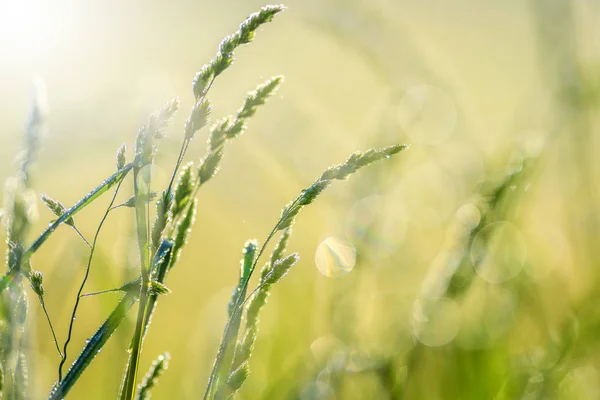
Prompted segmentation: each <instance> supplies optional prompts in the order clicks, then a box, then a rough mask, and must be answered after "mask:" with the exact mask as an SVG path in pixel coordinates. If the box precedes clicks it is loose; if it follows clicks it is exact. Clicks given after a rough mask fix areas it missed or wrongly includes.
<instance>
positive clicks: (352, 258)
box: [315, 237, 356, 278]
mask: <svg viewBox="0 0 600 400" xmlns="http://www.w3.org/2000/svg"><path fill="white" fill-rule="evenodd" d="M315 263H316V264H317V268H318V269H319V272H321V273H322V274H323V275H325V276H327V277H329V278H335V277H339V276H343V275H345V274H347V273H349V272H350V271H352V268H354V264H355V263H356V249H355V248H354V246H353V245H352V244H351V243H349V242H347V241H345V240H343V239H339V238H336V237H329V238H327V239H325V240H324V241H323V242H321V244H320V245H319V247H317V251H316V252H315Z"/></svg>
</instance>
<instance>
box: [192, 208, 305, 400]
mask: <svg viewBox="0 0 600 400" xmlns="http://www.w3.org/2000/svg"><path fill="white" fill-rule="evenodd" d="M299 201H300V197H298V198H296V200H294V201H293V202H292V204H291V205H290V206H289V208H288V210H289V211H291V210H293V209H294V207H295V206H296V205H297V204H298V202H299ZM289 211H288V213H289ZM288 213H284V214H283V215H282V216H281V217H280V218H279V220H278V221H277V224H275V227H274V228H273V230H271V232H270V233H269V235H268V236H267V239H266V240H265V242H264V243H263V245H262V246H261V248H260V250H259V251H258V254H257V255H256V258H255V259H254V263H253V264H252V268H250V271H249V272H248V279H246V280H245V282H243V283H242V285H241V286H240V289H241V291H240V292H243V293H246V291H247V289H248V283H249V282H250V277H251V276H252V273H253V272H254V270H255V269H256V265H257V264H258V261H259V259H260V257H261V256H262V255H263V253H264V252H265V249H266V248H267V245H268V244H269V242H270V241H271V239H272V238H273V236H275V233H276V232H277V231H278V230H279V225H280V224H281V222H282V221H284V220H285V219H286V218H287V216H288ZM245 302H246V299H245V298H244V296H240V297H238V298H237V299H236V302H235V304H234V305H233V308H232V312H231V316H230V317H229V318H228V319H227V323H226V324H225V329H224V331H223V337H222V338H221V343H220V345H219V350H218V352H217V357H216V358H215V363H214V365H213V368H212V371H211V373H210V377H209V378H208V384H207V385H206V391H205V392H204V397H203V399H204V400H207V399H208V398H209V397H210V396H211V395H212V389H213V385H214V383H215V380H216V378H217V375H218V373H219V370H220V369H221V366H222V364H223V361H224V359H225V352H226V351H227V348H228V347H229V344H230V343H231V342H232V341H233V338H235V336H236V335H237V332H234V326H235V325H237V328H239V324H235V320H236V318H238V316H239V314H240V313H241V312H242V305H243V304H244V303H245Z"/></svg>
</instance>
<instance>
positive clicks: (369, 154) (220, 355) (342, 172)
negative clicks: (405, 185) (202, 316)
mask: <svg viewBox="0 0 600 400" xmlns="http://www.w3.org/2000/svg"><path fill="white" fill-rule="evenodd" d="M406 148H408V145H395V146H390V147H386V148H383V149H371V150H368V151H366V152H364V153H361V152H356V153H354V154H352V155H351V156H350V157H349V158H348V159H347V160H346V162H344V163H342V164H339V165H335V166H332V167H329V168H327V169H326V170H325V171H324V172H323V173H322V174H321V176H320V177H319V178H318V179H317V180H316V181H315V182H314V183H313V184H312V185H310V186H309V187H308V188H306V189H304V190H303V191H302V192H301V193H300V195H299V196H298V197H297V198H296V199H294V200H293V201H292V202H291V203H289V204H288V205H286V206H285V207H284V208H283V211H282V212H281V216H280V217H279V219H278V221H277V223H276V224H275V226H274V227H273V229H272V230H271V232H270V233H269V235H268V236H267V238H266V239H265V241H264V243H263V245H262V246H261V248H260V250H259V251H258V253H257V255H256V257H255V258H254V262H253V263H252V265H251V267H250V268H249V270H248V271H247V273H246V279H244V280H243V282H240V285H239V288H238V290H240V292H244V293H246V292H247V288H248V284H249V282H250V278H251V276H252V274H253V273H254V271H255V270H256V266H257V265H258V262H259V260H260V257H261V256H262V254H263V253H264V251H265V249H266V247H267V245H268V244H269V242H270V241H271V239H272V238H273V236H275V234H276V233H277V231H280V230H284V229H286V228H289V227H290V226H291V225H292V224H293V222H294V219H295V218H296V216H297V215H298V213H299V212H300V210H302V208H304V206H307V205H309V204H311V203H312V202H313V201H314V200H315V199H316V198H317V196H318V195H319V194H320V193H321V192H322V191H323V190H325V189H326V188H327V187H328V186H329V185H330V184H331V183H332V182H333V180H345V179H347V178H348V177H349V176H350V175H351V174H353V173H354V172H356V171H357V170H358V169H360V168H362V167H364V166H366V165H369V164H371V163H373V162H375V161H378V160H381V159H382V158H389V157H391V156H392V155H394V154H396V153H398V152H400V151H402V150H405V149H406ZM245 301H246V299H245V298H244V297H243V296H240V297H238V298H237V299H236V301H235V303H234V304H233V307H232V308H231V310H232V311H231V314H230V316H229V318H228V319H227V322H226V324H225V329H224V331H223V336H222V338H221V343H220V345H219V349H218V351H217V356H216V358H215V362H214V364H213V368H212V371H211V373H210V377H209V379H208V383H207V385H206V391H205V393H204V397H203V399H204V400H206V399H208V398H210V397H211V396H212V394H213V391H214V387H213V386H214V384H215V381H216V378H217V376H218V375H219V373H220V371H221V368H222V367H223V363H224V361H225V354H226V352H227V348H228V347H229V344H230V343H231V342H233V341H235V340H236V339H237V332H236V331H235V330H236V329H239V324H236V320H237V319H238V318H239V315H240V313H241V311H242V306H243V304H244V303H245Z"/></svg>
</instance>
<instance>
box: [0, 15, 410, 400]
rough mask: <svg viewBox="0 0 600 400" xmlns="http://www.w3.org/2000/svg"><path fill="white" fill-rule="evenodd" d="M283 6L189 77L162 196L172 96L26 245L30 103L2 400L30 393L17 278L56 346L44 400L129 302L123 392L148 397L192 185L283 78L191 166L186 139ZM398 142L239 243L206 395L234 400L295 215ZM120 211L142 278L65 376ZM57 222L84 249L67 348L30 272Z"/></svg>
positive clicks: (259, 94)
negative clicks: (88, 219)
mask: <svg viewBox="0 0 600 400" xmlns="http://www.w3.org/2000/svg"><path fill="white" fill-rule="evenodd" d="M283 10H284V7H283V6H280V5H276V6H265V7H263V8H262V9H261V10H260V11H259V12H256V13H254V14H251V15H250V16H249V17H248V18H247V19H246V20H244V21H243V22H242V23H241V25H240V27H239V29H238V30H237V31H236V32H235V33H234V34H232V35H229V36H227V37H226V38H225V39H223V41H222V42H221V44H220V46H219V50H218V52H217V55H216V56H215V57H214V58H213V59H212V60H211V62H210V63H208V64H206V65H204V66H203V67H202V68H201V69H200V71H199V72H198V73H197V74H196V76H195V78H194V81H193V85H192V88H193V93H194V97H195V104H194V106H193V108H192V110H191V112H190V115H189V117H188V118H187V120H186V122H185V126H184V140H183V143H182V146H181V150H180V152H179V156H178V158H177V162H176V164H175V167H174V169H173V173H172V175H171V179H170V182H169V184H168V186H167V188H166V189H164V190H163V191H162V192H161V193H160V194H157V193H154V192H152V190H151V189H152V187H151V183H152V176H151V169H150V166H151V165H152V163H153V159H154V155H155V153H156V150H157V143H158V141H159V139H160V138H162V137H163V136H164V132H165V129H166V127H167V125H168V123H169V121H170V120H171V118H172V116H173V115H174V114H175V113H176V112H177V110H178V109H179V106H180V105H179V101H178V100H173V101H171V102H169V103H167V104H166V105H165V106H164V107H163V108H162V109H161V110H160V111H158V112H157V113H156V114H153V115H152V116H151V117H150V118H149V120H148V122H147V123H146V124H145V125H144V126H143V127H142V128H140V129H139V131H138V133H137V136H136V143H135V155H134V158H133V161H131V162H129V163H127V161H126V148H125V146H124V145H123V146H121V147H120V148H119V150H118V151H117V172H115V173H114V174H113V175H111V176H110V177H108V178H107V179H106V180H104V181H103V182H102V183H101V184H100V185H98V186H97V187H96V188H95V189H93V190H92V191H91V192H90V193H88V194H87V195H86V196H84V197H83V198H82V199H81V200H80V201H78V202H77V203H76V204H75V205H73V206H72V207H70V208H67V207H65V206H64V205H63V204H62V203H60V202H59V201H56V200H53V199H52V198H50V197H49V196H47V195H42V201H43V202H44V204H45V205H46V206H47V207H48V208H49V209H50V210H51V211H52V212H53V213H54V214H55V215H56V217H57V219H56V220H55V221H53V222H52V223H51V224H50V225H49V226H48V227H47V228H46V230H44V231H43V232H42V234H41V235H40V236H39V237H38V238H37V239H35V240H34V241H33V243H32V244H30V245H29V246H26V245H25V235H26V233H27V232H28V230H29V228H30V225H31V223H32V218H31V216H30V215H29V214H28V212H27V210H28V207H30V206H31V205H32V204H33V203H32V199H31V196H30V194H31V189H30V187H29V167H30V165H31V163H32V162H33V160H34V158H35V154H36V152H37V150H38V147H39V138H40V136H41V131H42V130H43V126H44V116H45V113H44V107H43V105H42V104H41V98H42V96H39V97H38V98H37V99H36V101H35V102H34V105H33V108H32V115H31V117H30V121H29V124H28V126H27V128H26V130H25V132H26V138H25V149H26V150H25V155H24V157H23V160H22V163H21V167H20V170H19V173H18V174H17V177H16V178H15V182H16V183H17V185H16V188H15V189H14V193H13V194H12V196H13V197H12V198H11V201H10V202H8V203H9V207H8V210H7V211H6V215H5V216H4V217H5V220H6V222H7V225H8V239H7V243H8V247H9V250H8V257H7V259H8V272H7V273H6V274H5V275H4V276H3V277H2V278H1V279H0V292H4V291H5V290H6V292H8V295H5V296H4V299H3V306H4V307H5V308H6V309H8V310H11V309H13V310H16V312H13V313H11V312H8V313H5V314H7V315H8V317H7V318H8V319H9V321H8V322H9V324H8V326H9V329H8V331H9V332H8V333H7V334H6V336H7V337H9V339H10V341H9V343H10V345H9V346H8V347H7V348H6V349H2V351H0V355H1V356H2V367H3V368H2V371H3V378H4V380H3V381H4V383H5V385H4V389H5V393H6V394H7V396H8V397H7V398H26V397H27V382H26V379H25V377H26V374H27V365H26V357H25V355H24V351H23V348H22V347H23V342H24V336H25V334H26V332H25V318H26V313H27V308H26V294H25V292H24V280H28V281H29V283H30V286H31V288H32V290H33V292H34V293H35V294H36V296H37V298H38V300H39V302H40V304H41V306H42V308H43V311H44V313H45V315H46V318H47V321H48V324H49V326H50V330H51V333H52V337H53V340H54V343H55V345H56V349H57V352H58V354H59V356H60V358H61V361H60V363H59V366H58V380H57V381H56V382H55V384H54V385H53V387H52V389H51V391H50V394H49V398H50V399H62V398H64V397H65V396H66V395H67V394H68V393H69V391H70V390H71V389H72V387H73V385H74V384H75V383H76V382H77V380H78V379H79V377H80V376H81V374H82V373H83V371H84V370H85V369H86V368H87V366H88V365H89V364H90V363H91V362H92V361H93V359H94V357H95V356H96V355H97V353H98V352H99V351H100V350H101V349H102V348H103V346H104V345H105V344H106V342H107V341H108V339H109V338H110V336H111V335H112V334H113V333H114V331H115V330H116V328H117V327H118V326H119V325H120V323H121V322H122V321H123V320H124V318H125V317H126V316H127V314H128V313H129V311H130V310H131V309H132V308H133V305H134V304H135V303H138V311H137V317H136V324H135V331H134V334H133V336H132V339H131V344H130V346H129V349H128V350H129V358H128V361H127V365H126V368H125V372H124V375H123V379H122V384H121V387H120V391H119V398H120V399H122V400H128V399H133V398H137V399H147V398H149V395H150V392H151V389H152V388H153V386H154V385H155V384H156V381H157V379H158V377H159V375H160V374H161V373H162V372H163V371H164V370H165V369H166V367H167V361H168V358H169V357H168V354H166V353H165V354H161V355H160V356H159V357H158V358H157V359H156V360H155V362H154V363H153V364H152V366H151V368H150V370H149V371H148V373H147V375H146V376H145V378H144V379H143V380H142V382H141V383H140V384H139V385H137V382H138V366H139V359H140V354H141V351H142V346H143V340H144V337H145V335H146V333H147V330H148V328H149V326H150V322H151V319H152V315H153V313H154V310H155V309H156V306H157V304H158V299H159V297H160V295H163V294H166V293H169V292H170V290H169V289H168V288H167V287H166V286H165V280H166V277H167V275H168V272H169V271H170V270H171V269H172V268H173V267H174V265H175V264H176V263H177V261H178V259H179V257H180V253H181V251H182V249H183V247H184V245H185V244H186V242H187V238H188V236H189V233H190V230H191V227H192V225H193V223H194V219H195V212H196V196H197V193H198V190H199V189H200V187H201V186H203V185H204V184H205V183H206V182H207V181H209V180H210V179H211V178H212V177H213V176H214V175H215V174H216V173H217V172H218V169H219V166H220V162H221V159H222V157H223V151H224V147H225V144H226V143H227V142H228V141H229V140H231V139H235V138H237V137H239V136H240V135H242V134H243V132H244V131H245V129H246V122H247V120H248V119H249V118H251V117H252V116H253V115H254V114H255V112H256V110H257V109H258V107H259V106H261V105H263V104H264V103H265V102H266V100H267V99H268V98H269V97H270V96H271V95H272V94H273V93H274V92H275V91H276V89H277V88H278V86H279V85H280V83H281V81H282V78H281V77H273V78H271V79H269V80H267V81H266V82H264V83H262V84H261V85H259V86H258V87H257V88H256V89H255V90H254V91H252V92H250V93H248V95H247V96H246V98H245V100H244V102H243V104H242V106H241V107H240V109H239V110H238V111H237V113H236V114H235V115H232V116H229V117H226V118H223V119H221V120H219V121H217V122H216V123H215V124H214V125H213V126H212V127H211V128H210V131H209V134H208V149H207V153H206V155H205V157H204V158H202V159H201V160H200V161H199V162H198V163H196V164H194V163H188V164H186V165H183V163H184V159H185V155H186V152H187V149H188V146H189V143H190V142H191V140H192V139H193V138H194V136H195V134H196V133H197V132H198V131H199V130H200V129H202V128H203V127H205V126H206V125H207V124H208V121H209V117H210V114H211V111H212V105H211V102H210V100H209V98H208V92H209V91H210V89H211V88H212V87H213V83H214V82H215V80H216V78H217V77H218V76H219V75H221V73H222V72H224V71H225V70H226V69H227V68H229V67H230V66H231V65H232V63H233V60H234V51H235V50H236V49H237V48H238V47H239V46H241V45H243V44H246V43H249V42H251V41H252V40H253V38H254V34H255V32H256V30H257V29H258V28H259V27H260V26H261V25H263V24H265V23H266V22H269V21H271V20H272V19H273V17H274V16H275V15H276V14H278V13H279V12H281V11H283ZM405 148H407V146H406V145H394V146H390V147H387V148H383V149H371V150H368V151H366V152H357V153H354V154H352V155H351V156H350V157H349V158H348V159H347V160H346V161H345V162H343V163H342V164H339V165H335V166H332V167H330V168H328V169H326V170H325V171H324V172H323V173H322V174H321V176H320V177H319V178H318V179H317V180H316V181H315V182H314V183H313V184H312V185H310V186H309V187H308V188H306V189H304V190H303V191H302V192H301V193H300V195H299V196H298V197H297V198H296V199H295V200H293V201H292V202H290V203H289V204H287V205H286V206H285V207H284V208H283V210H282V212H281V216H280V217H279V219H278V221H277V222H276V224H275V226H274V228H273V229H272V231H271V232H270V233H269V235H268V236H267V238H266V239H265V241H264V242H263V244H262V246H259V244H258V242H256V241H254V240H251V241H248V242H247V243H246V244H245V246H244V251H243V259H242V263H241V268H240V278H239V282H238V285H237V286H236V288H235V289H234V291H233V294H232V298H231V301H230V302H229V304H228V311H227V312H228V319H227V322H226V325H225V329H224V332H223V337H222V340H221V343H220V345H219V349H218V353H217V356H216V358H215V362H214V365H213V368H212V372H211V374H210V378H209V381H208V384H207V387H206V392H205V394H204V398H205V399H207V398H217V399H225V398H229V397H231V396H232V395H233V394H234V393H235V392H236V391H237V390H238V389H239V388H240V387H241V386H242V384H243V383H244V382H245V381H246V379H247V377H248V374H249V372H250V370H249V366H248V362H249V359H250V356H251V354H252V350H253V346H254V342H255V340H256V335H257V332H258V316H259V312H260V310H261V308H262V307H263V306H264V304H265V303H266V301H267V298H268V295H269V290H270V287H271V286H272V285H274V284H276V283H277V282H279V281H280V280H281V279H282V278H283V276H285V275H286V274H287V272H288V271H289V270H290V268H291V267H292V266H293V265H294V264H296V263H297V261H298V255H297V254H296V253H293V254H289V255H286V248H287V243H288V239H289V237H290V234H291V232H292V226H293V223H294V220H295V218H296V216H297V215H298V213H299V212H300V210H301V209H302V208H303V207H304V206H306V205H309V204H311V203H312V202H313V201H314V200H315V199H316V198H317V196H318V195H319V194H320V193H321V192H322V191H323V190H324V189H326V188H327V187H328V186H329V185H330V184H331V183H332V182H333V181H334V180H344V179H346V178H348V177H349V176H350V175H351V174H353V173H354V172H356V171H357V170H358V169H360V168H362V167H364V166H366V165H368V164H371V163H373V162H375V161H379V160H381V159H385V158H390V157H391V156H392V155H394V154H396V153H398V152H400V151H402V150H404V149H405ZM182 165H183V166H182ZM130 173H132V174H133V189H134V194H133V196H132V197H131V198H130V199H128V200H127V201H125V202H124V203H121V204H118V205H115V202H116V199H117V195H118V193H119V189H120V188H121V186H122V184H123V183H124V181H125V178H126V177H127V176H128V175H129V174H130ZM177 177H178V178H177ZM176 178H177V181H176ZM113 188H114V192H113V196H112V199H111V201H110V203H109V205H108V206H107V208H106V210H105V212H104V214H103V216H102V218H101V220H100V223H99V225H98V227H97V229H96V231H95V233H94V237H93V240H92V241H91V242H89V241H88V240H86V239H85V237H84V235H83V234H82V233H81V232H80V231H79V230H78V229H77V227H76V225H75V221H74V217H75V215H76V214H77V213H79V212H80V211H82V210H83V209H84V208H85V207H87V206H88V205H89V204H91V203H92V202H93V201H95V200H96V199H98V198H99V197H100V196H101V195H102V194H104V193H106V192H108V191H110V190H111V189H113ZM156 197H158V200H157V201H156V207H155V208H156V215H155V218H154V221H153V222H152V224H151V223H150V210H151V202H152V201H153V200H154V199H155V198H156ZM122 207H125V208H133V210H134V212H135V221H136V237H137V243H138V249H139V254H140V276H139V278H138V279H136V280H134V281H131V282H127V283H125V284H124V285H122V286H121V287H119V288H117V289H110V290H108V291H120V292H123V296H122V297H121V299H120V301H119V303H118V304H117V306H116V307H115V309H114V310H113V311H112V312H111V313H110V315H109V316H108V318H107V319H106V320H105V321H104V323H103V324H102V325H101V326H100V327H99V328H98V330H97V331H96V332H95V334H94V335H93V336H91V337H90V338H89V339H88V340H87V341H86V344H85V346H84V348H83V350H82V351H81V353H80V354H79V356H78V357H77V358H76V359H75V361H74V362H73V363H72V364H71V366H70V368H69V369H68V371H67V372H66V374H64V375H63V369H64V365H65V363H66V361H67V359H68V350H69V343H70V341H71V338H72V333H73V330H74V323H75V320H76V315H77V310H78V307H79V304H80V301H81V299H82V297H84V296H86V295H89V294H84V288H85V285H86V282H87V279H88V277H89V272H90V269H91V264H92V261H93V256H94V252H95V249H96V246H97V242H98V239H99V236H100V232H101V229H102V227H103V225H104V222H105V221H106V220H107V218H108V216H109V215H110V214H111V212H113V211H114V210H116V209H118V208H122ZM61 224H66V225H68V226H70V227H71V228H73V229H74V230H75V231H76V233H77V234H78V235H79V236H80V237H81V238H82V239H83V241H84V242H85V243H86V244H87V245H88V246H89V248H90V252H89V258H88V261H87V264H86V267H85V274H84V278H83V280H82V282H81V284H80V286H79V289H78V292H77V297H76V299H75V304H74V307H73V310H72V316H71V319H70V321H69V328H68V334H67V338H66V340H65V342H64V344H63V346H62V350H61V348H60V346H59V342H58V339H57V337H56V335H55V333H54V328H53V326H52V323H51V320H50V316H49V314H48V312H47V310H46V307H45V304H44V295H45V288H44V286H43V274H42V273H41V272H40V271H36V270H33V269H32V268H31V258H32V256H33V254H34V253H35V252H36V251H37V250H38V249H39V248H40V247H41V246H42V245H43V244H44V243H45V242H46V241H47V240H48V238H49V237H50V236H51V234H52V233H53V232H54V231H55V230H56V229H57V228H58V227H59V226H60V225H61ZM276 235H279V239H278V241H277V244H276V245H275V248H274V250H273V253H272V254H271V256H270V258H269V260H268V261H267V262H266V263H265V264H264V266H263V267H262V269H261V272H260V280H259V283H258V285H257V287H256V288H255V289H254V290H253V291H252V292H250V294H248V287H249V282H250V278H251V276H252V275H253V273H254V271H255V270H256V267H257V266H258V263H259V261H260V258H261V256H262V255H263V254H264V253H265V251H266V248H267V246H268V245H269V243H270V242H271V240H272V239H273V238H274V237H275V236H276ZM242 320H245V323H244V324H242ZM242 325H243V329H242ZM240 331H241V332H240ZM136 386H137V390H136Z"/></svg>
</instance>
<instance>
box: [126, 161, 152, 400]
mask: <svg viewBox="0 0 600 400" xmlns="http://www.w3.org/2000/svg"><path fill="white" fill-rule="evenodd" d="M139 170H140V168H139V167H138V166H136V167H135V168H134V171H133V173H134V176H133V188H134V195H135V197H136V202H135V214H136V227H137V229H136V231H137V239H138V246H139V251H140V260H141V276H142V284H141V288H140V303H139V308H138V315H137V321H136V324H135V332H134V334H133V340H132V346H131V353H130V356H129V359H128V361H127V367H126V370H125V376H124V379H123V384H122V386H121V394H120V396H119V397H120V399H121V400H133V396H134V394H135V390H134V388H135V384H136V378H137V370H138V365H139V359H140V353H141V351H142V336H143V335H142V333H143V331H144V326H145V319H146V307H147V303H148V295H149V293H148V290H149V288H150V268H149V265H148V258H149V257H148V240H147V239H148V233H147V228H148V227H147V221H146V204H145V202H144V201H143V199H142V198H141V196H140V188H139V182H138V174H139ZM148 186H150V185H149V184H148ZM148 190H149V187H148Z"/></svg>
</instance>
